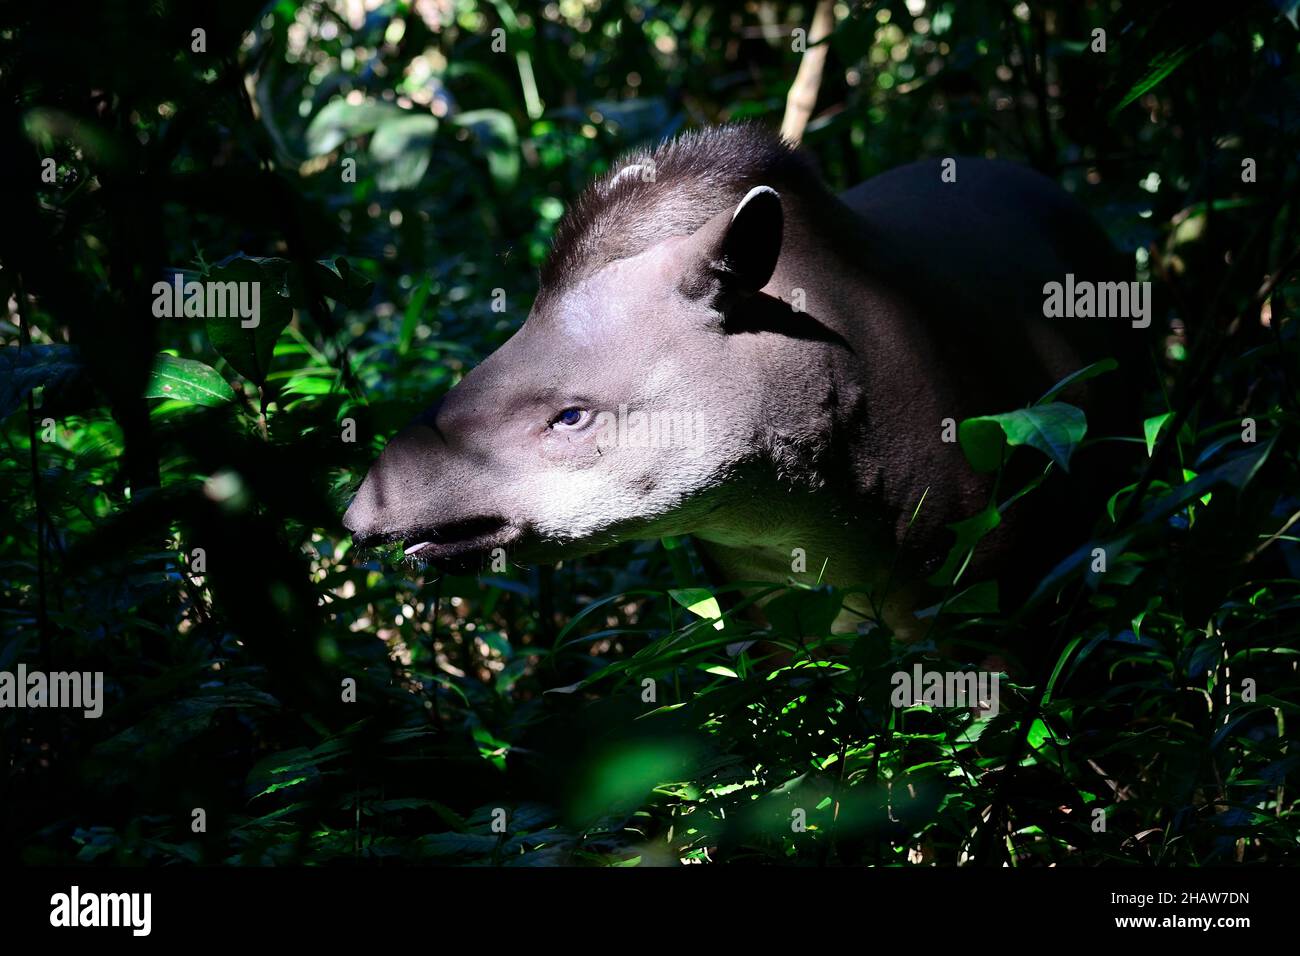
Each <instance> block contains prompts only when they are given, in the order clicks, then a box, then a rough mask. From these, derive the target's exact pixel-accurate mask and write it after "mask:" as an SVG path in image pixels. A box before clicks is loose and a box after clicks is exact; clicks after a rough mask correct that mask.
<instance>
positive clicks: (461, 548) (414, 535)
mask: <svg viewBox="0 0 1300 956" xmlns="http://www.w3.org/2000/svg"><path fill="white" fill-rule="evenodd" d="M522 534H523V532H522V531H521V530H520V529H519V528H516V527H515V526H513V525H511V524H510V523H509V522H508V521H506V519H505V518H501V517H497V516H483V517H477V518H466V519H463V520H460V521H451V522H448V523H446V524H440V525H431V526H428V527H422V528H414V529H410V530H397V531H391V532H387V533H384V534H379V535H374V536H371V537H368V538H366V539H364V540H362V541H357V540H356V538H355V536H354V537H353V543H354V544H356V545H357V546H358V547H373V546H375V545H377V544H391V543H394V542H400V543H401V544H402V551H403V553H404V554H405V555H406V557H408V558H410V559H412V560H414V561H447V560H451V559H453V558H462V557H468V556H470V555H475V554H482V553H485V552H487V551H490V550H491V549H492V548H504V547H507V546H509V545H510V544H511V543H513V542H514V541H517V540H518V539H519V538H520V537H522Z"/></svg>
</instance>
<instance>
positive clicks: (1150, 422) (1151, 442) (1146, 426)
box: [1142, 412, 1174, 458]
mask: <svg viewBox="0 0 1300 956" xmlns="http://www.w3.org/2000/svg"><path fill="white" fill-rule="evenodd" d="M1173 417H1174V413H1173V412H1165V413H1164V414H1163V415H1152V416H1151V417H1150V418H1148V419H1147V420H1146V421H1144V422H1143V423H1142V435H1143V436H1144V437H1145V438H1146V441H1147V457H1148V458H1150V457H1151V454H1152V452H1154V451H1155V447H1156V439H1157V438H1159V437H1160V430H1161V429H1162V428H1164V426H1165V422H1167V421H1169V419H1171V418H1173Z"/></svg>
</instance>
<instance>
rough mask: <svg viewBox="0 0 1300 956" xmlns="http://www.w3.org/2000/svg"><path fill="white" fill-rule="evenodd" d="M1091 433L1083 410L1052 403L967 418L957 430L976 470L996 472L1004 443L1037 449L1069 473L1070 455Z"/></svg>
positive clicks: (1060, 403) (962, 446)
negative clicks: (1084, 437)
mask: <svg viewBox="0 0 1300 956" xmlns="http://www.w3.org/2000/svg"><path fill="white" fill-rule="evenodd" d="M1087 431H1088V421H1087V418H1086V417H1085V416H1084V414H1083V411H1082V410H1081V409H1078V408H1075V407H1074V406H1073V405H1067V404H1066V403H1064V402H1049V403H1048V404H1046V405H1036V406H1034V407H1033V408H1021V409H1017V410H1016V411H1014V412H1005V413H1004V414H1001V415H981V416H979V417H978V418H968V419H966V420H965V421H963V422H962V423H961V425H959V426H958V428H957V440H958V441H959V442H960V443H961V448H962V451H963V452H965V453H966V458H967V460H968V461H970V463H971V465H972V466H973V467H974V468H975V470H976V471H985V472H987V471H996V470H997V469H998V466H999V465H1001V463H1002V454H1003V448H1002V442H1003V440H1004V439H1005V441H1006V443H1007V444H1009V445H1029V446H1030V447H1032V448H1037V449H1038V450H1039V451H1041V452H1042V453H1043V454H1045V455H1047V457H1049V458H1051V459H1052V461H1054V462H1056V463H1057V464H1058V465H1060V466H1061V468H1063V469H1064V470H1066V471H1069V470H1070V456H1071V455H1072V454H1073V453H1074V449H1075V448H1076V447H1077V446H1078V444H1079V442H1080V441H1082V440H1083V436H1084V434H1086V433H1087Z"/></svg>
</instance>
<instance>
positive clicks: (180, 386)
mask: <svg viewBox="0 0 1300 956" xmlns="http://www.w3.org/2000/svg"><path fill="white" fill-rule="evenodd" d="M144 397H145V398H173V399H176V400H177V401H182V402H191V403H193V404H195V405H207V406H209V407H215V406H217V405H224V404H226V403H227V402H233V401H234V400H235V390H234V389H233V388H231V387H230V383H229V382H227V381H226V380H225V379H224V378H222V377H221V373H220V372H218V371H217V370H216V369H214V368H212V367H211V366H209V365H204V364H203V363H202V362H196V361H195V360H194V359H185V358H177V357H176V356H174V355H167V354H165V353H164V354H160V355H158V356H156V357H155V358H154V360H153V368H151V369H150V370H149V379H148V381H147V382H146V383H145V388H144Z"/></svg>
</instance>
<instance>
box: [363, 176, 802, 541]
mask: <svg viewBox="0 0 1300 956" xmlns="http://www.w3.org/2000/svg"><path fill="white" fill-rule="evenodd" d="M782 224H783V216H782V208H781V199H780V197H779V196H778V194H777V193H776V191H775V190H773V189H771V188H768V187H765V186H757V187H754V188H751V189H750V190H749V191H748V193H747V194H745V195H744V196H743V198H742V199H740V201H739V202H738V203H736V202H734V201H733V202H732V203H729V204H728V205H727V207H726V208H725V209H724V210H723V211H721V212H719V213H717V214H715V215H713V216H712V217H711V218H709V219H708V220H707V221H706V222H705V223H704V224H703V225H702V226H700V227H699V228H698V229H696V230H695V231H694V232H692V233H691V234H689V235H681V236H670V237H668V238H665V239H663V240H661V241H656V242H653V243H651V244H649V245H648V246H647V247H645V248H643V249H641V250H640V251H639V252H637V253H636V254H635V255H630V256H626V257H621V258H615V259H612V260H610V261H604V262H602V263H601V264H600V265H599V266H598V267H593V268H588V269H586V270H585V271H583V273H582V275H581V277H580V278H578V279H577V280H576V281H564V282H562V283H552V285H553V286H554V287H552V288H549V289H548V288H546V287H545V285H544V288H543V291H542V295H541V296H539V298H538V300H537V303H536V304H535V305H534V308H533V311H532V313H531V314H530V315H529V317H528V320H527V321H526V322H525V324H524V326H523V327H522V328H521V329H520V330H519V332H517V333H516V334H515V335H514V336H513V337H512V338H511V339H510V340H509V341H508V342H506V344H505V345H503V346H502V347H501V348H500V349H499V350H497V351H496V352H495V353H493V354H492V355H491V356H489V357H488V358H487V359H486V360H485V361H484V362H483V363H482V364H481V365H479V366H478V367H477V368H475V369H474V370H473V371H472V372H470V373H469V374H468V375H467V376H466V377H465V378H464V379H463V380H462V381H461V382H460V384H459V385H457V386H456V387H455V388H454V389H452V390H451V391H450V392H449V393H448V394H447V395H446V396H445V397H444V398H443V399H442V400H441V401H439V402H438V403H436V404H435V405H434V406H433V407H431V408H430V409H428V411H426V412H425V413H424V414H423V415H422V416H420V418H418V419H417V420H416V421H415V422H414V423H413V424H411V425H410V426H409V427H407V428H406V429H405V430H403V431H402V432H400V433H399V434H398V435H397V436H396V437H395V438H394V439H393V440H392V441H391V442H390V443H389V445H388V447H387V448H385V449H384V451H383V453H382V454H381V455H380V457H379V459H378V461H377V462H375V464H374V465H373V466H372V467H371V469H370V472H369V474H368V475H367V476H366V479H365V482H364V483H363V484H362V486H361V488H360V490H359V491H358V493H357V496H356V499H355V500H354V501H353V502H352V505H351V507H350V508H349V509H348V511H347V514H346V516H345V517H344V524H345V525H346V527H347V528H348V529H349V530H350V531H351V532H352V534H353V537H354V540H355V541H356V543H357V544H358V545H361V546H366V545H372V544H382V543H391V542H401V543H402V544H403V545H404V547H405V550H406V553H407V554H408V555H410V556H412V557H414V558H416V559H421V560H444V559H449V558H457V557H462V556H467V555H472V554H475V553H483V552H488V551H490V550H492V549H494V548H498V547H500V548H504V549H506V551H507V553H509V554H510V555H511V556H512V557H513V558H516V559H519V560H523V561H534V560H551V559H555V558H559V557H564V556H568V555H573V554H579V553H585V552H589V551H594V550H597V549H599V548H602V547H607V546H609V545H611V544H614V543H617V542H619V541H623V540H627V539H633V538H646V537H656V536H660V535H664V534H677V533H687V532H689V531H692V530H695V526H696V525H697V524H698V523H699V522H700V521H701V520H703V519H704V517H705V516H706V515H708V514H709V513H710V512H711V511H714V510H716V509H718V508H720V507H721V506H722V505H723V504H724V501H723V498H724V497H725V496H726V495H728V494H732V493H734V491H733V490H729V487H728V486H729V485H730V484H732V482H731V481H730V479H732V478H733V477H734V475H735V474H736V472H737V471H738V470H740V469H743V468H744V466H745V464H746V462H747V460H749V459H751V458H752V456H753V454H754V450H755V443H756V437H757V436H760V435H761V434H762V426H763V422H762V420H761V419H762V417H763V414H764V413H763V409H762V407H761V404H762V403H761V402H759V401H756V400H754V395H753V393H754V391H755V390H756V389H758V388H759V387H760V383H759V382H757V381H756V380H755V376H754V371H753V370H752V369H749V368H747V367H746V366H747V365H748V364H749V363H747V362H744V361H741V360H740V358H739V356H738V355H737V354H736V352H735V346H734V343H733V340H734V339H735V338H736V336H735V335H733V334H731V330H729V328H728V324H729V321H731V319H732V317H733V316H734V315H735V313H736V312H737V311H743V310H745V309H746V308H747V304H748V303H752V302H753V301H754V300H755V298H756V293H758V292H759V290H760V289H762V287H763V286H764V285H765V284H766V283H767V282H768V280H769V279H770V278H771V276H772V273H773V270H774V268H775V267H776V264H777V260H778V257H779V255H780V252H781V238H782ZM757 298H765V297H762V296H757Z"/></svg>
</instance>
